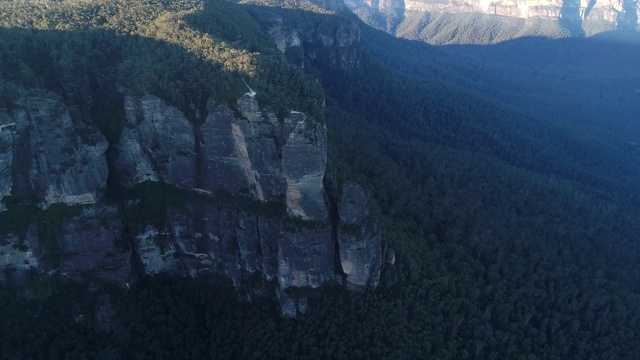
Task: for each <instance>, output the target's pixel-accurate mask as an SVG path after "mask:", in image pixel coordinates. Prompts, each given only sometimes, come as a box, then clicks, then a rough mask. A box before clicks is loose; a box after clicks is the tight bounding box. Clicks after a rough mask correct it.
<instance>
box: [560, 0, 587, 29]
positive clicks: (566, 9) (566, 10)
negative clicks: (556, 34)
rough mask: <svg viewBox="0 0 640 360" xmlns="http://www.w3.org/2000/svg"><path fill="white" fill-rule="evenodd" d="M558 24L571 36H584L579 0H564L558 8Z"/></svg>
mask: <svg viewBox="0 0 640 360" xmlns="http://www.w3.org/2000/svg"><path fill="white" fill-rule="evenodd" d="M560 25H561V26H562V27H564V28H565V29H567V30H568V31H569V32H570V33H571V35H573V36H581V37H584V35H585V34H584V30H583V29H582V16H581V15H580V0H564V1H563V2H562V9H561V10H560Z"/></svg>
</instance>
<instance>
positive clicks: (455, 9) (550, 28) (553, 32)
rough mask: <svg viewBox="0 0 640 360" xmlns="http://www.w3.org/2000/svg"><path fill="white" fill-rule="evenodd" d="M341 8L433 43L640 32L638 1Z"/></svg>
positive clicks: (402, 2) (400, 1)
mask: <svg viewBox="0 0 640 360" xmlns="http://www.w3.org/2000/svg"><path fill="white" fill-rule="evenodd" d="M345 4H346V5H347V6H348V7H349V8H351V9H352V10H353V11H354V12H355V13H356V14H360V15H364V16H363V19H367V20H368V21H369V22H370V25H372V26H374V27H376V28H380V29H382V30H385V31H388V32H391V33H394V34H395V35H397V36H402V37H407V38H411V39H414V38H420V39H422V40H425V41H427V42H429V43H431V44H446V43H494V42H499V41H505V40H509V39H513V38H517V37H522V36H550V37H559V36H568V35H570V34H573V35H579V36H583V35H587V36H590V35H594V34H597V33H600V32H605V31H610V30H616V29H622V30H633V31H638V30H640V20H639V17H640V16H639V14H640V2H637V1H627V0H614V1H610V0H596V1H590V0H580V1H568V0H551V1H549V0H517V1H513V0H496V1H488V0H444V1H440V0H438V1H435V0H390V1H383V0H347V1H346V2H345ZM481 15H482V16H481ZM381 19H383V20H381ZM520 20H521V21H520ZM524 20H526V21H524ZM459 33H460V34H459Z"/></svg>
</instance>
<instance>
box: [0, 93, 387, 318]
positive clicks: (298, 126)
mask: <svg viewBox="0 0 640 360" xmlns="http://www.w3.org/2000/svg"><path fill="white" fill-rule="evenodd" d="M124 108H125V113H126V118H125V119H122V121H123V127H122V131H121V133H120V136H119V137H118V138H117V139H114V140H112V143H111V144H108V143H107V142H106V140H105V138H104V137H102V136H101V135H100V134H97V135H96V131H95V129H91V128H86V124H87V123H91V122H90V119H89V120H86V119H85V120H86V121H85V120H83V121H78V120H77V119H75V120H74V119H72V118H71V116H70V115H69V112H68V111H67V110H66V108H65V106H64V105H63V104H62V103H60V102H56V101H54V100H46V99H37V98H30V99H23V100H20V101H19V102H18V103H16V107H15V108H14V109H13V112H12V113H11V114H10V113H9V112H8V111H6V110H0V149H1V150H3V151H2V152H1V153H0V196H2V200H3V201H2V204H3V206H2V208H0V209H2V210H4V212H2V211H0V221H4V222H9V221H11V220H9V219H13V218H15V217H16V216H17V215H18V212H17V211H19V210H20V209H22V210H24V209H30V208H29V206H32V207H33V209H34V210H33V212H31V213H28V212H27V213H28V215H27V216H26V217H24V218H23V220H24V222H25V224H24V225H21V226H18V225H16V226H5V227H3V228H4V233H2V234H0V272H3V271H4V272H3V274H4V275H3V277H1V278H0V282H2V283H6V284H14V285H24V284H26V283H27V280H28V279H29V278H31V277H37V276H42V274H44V273H48V274H50V275H56V274H57V276H62V277H68V278H71V279H76V280H82V279H84V278H86V277H87V276H89V277H98V278H100V279H103V280H108V281H111V282H114V283H117V284H120V285H122V286H128V284H129V282H130V281H131V280H132V279H134V278H135V277H136V276H137V274H138V272H139V271H142V272H144V273H146V274H151V275H153V274H159V273H170V274H174V275H176V276H191V277H196V276H201V275H205V274H222V275H224V276H226V277H228V278H229V279H230V280H231V281H232V282H233V284H234V285H235V286H237V287H243V286H246V284H247V281H248V280H249V278H251V277H252V276H253V275H254V274H256V273H259V274H260V276H261V277H262V278H263V279H264V280H266V281H275V282H277V288H278V294H279V295H278V299H280V300H281V303H282V304H283V309H285V308H288V307H287V306H286V305H287V304H295V306H294V309H297V310H295V311H303V309H304V311H306V299H305V298H304V297H300V296H299V295H294V294H292V293H291V290H292V289H297V288H318V287H320V286H322V285H324V284H327V283H331V282H333V281H334V279H335V278H336V276H338V277H342V276H345V275H346V279H347V284H348V285H349V287H350V288H361V287H363V286H367V285H368V286H376V285H377V283H378V279H379V268H380V266H379V263H380V261H381V251H382V244H381V240H382V237H381V235H380V233H379V231H378V230H377V227H376V226H374V227H373V228H372V227H370V226H364V225H365V223H367V221H368V220H367V219H368V208H367V206H366V196H364V192H362V189H361V188H359V187H358V186H357V185H354V184H350V185H348V186H346V187H345V188H344V190H343V193H344V195H343V196H344V198H343V200H342V201H341V202H340V216H341V218H340V221H335V219H333V220H332V219H331V216H332V215H331V214H330V212H329V206H328V196H327V194H326V191H325V188H324V185H323V178H324V176H325V168H326V157H327V140H326V128H325V126H324V124H322V123H319V122H318V121H316V120H315V119H312V118H309V117H307V116H306V115H305V114H303V113H300V112H297V111H291V112H290V113H289V114H288V115H287V116H286V117H285V118H283V119H279V118H277V117H276V116H275V115H274V114H271V113H262V112H261V111H260V109H259V108H258V103H257V101H256V99H255V93H253V92H250V93H247V94H245V95H243V96H242V97H240V99H239V100H238V102H237V110H238V111H237V112H234V111H232V110H231V109H230V108H229V107H227V106H224V105H220V104H215V103H214V102H213V101H209V104H208V115H207V117H206V120H205V121H204V123H203V124H201V125H200V126H195V125H193V124H192V123H190V122H189V121H188V120H187V118H186V117H185V116H184V114H183V113H182V112H180V111H179V110H178V109H177V108H175V107H172V106H169V105H167V104H166V103H165V102H164V101H162V100H161V99H159V98H157V97H154V96H151V95H145V96H142V97H133V96H127V97H125V98H124ZM238 113H239V114H241V116H238V115H236V114H238ZM108 147H109V148H110V152H109V154H110V155H109V161H107V155H106V154H105V153H106V150H107V148H108ZM109 176H110V178H111V179H112V180H113V183H112V185H111V186H112V188H111V189H110V190H109V192H108V194H107V192H106V191H105V190H107V189H106V188H107V178H108V177H109ZM23 181H24V182H26V184H24V183H22V182H23ZM16 183H20V184H22V185H21V186H15V185H16ZM105 194H107V195H105ZM333 196H335V194H334V195H333ZM9 197H11V198H12V200H11V201H9V200H8V199H9ZM33 199H35V200H33ZM5 200H6V201H5ZM33 201H35V203H33ZM336 201H338V200H336ZM34 205H37V206H34ZM334 216H335V215H334ZM338 223H340V228H338V229H335V228H334V227H335V226H337V225H336V224H338ZM343 227H344V228H345V229H347V228H348V229H347V230H348V231H347V232H344V233H342V232H341V231H342V230H341V229H342V228H343ZM359 227H362V229H358V228H359ZM336 230H337V233H338V234H339V236H338V238H336V236H335V234H336ZM336 241H338V242H339V246H337V243H336ZM336 252H339V254H337V253H336ZM336 261H340V262H341V264H336ZM336 265H341V266H342V268H343V269H345V273H344V274H343V273H341V272H340V271H339V270H338V273H336V271H337V270H336V268H338V269H339V268H340V266H336ZM12 274H13V275H12ZM283 311H284V310H283ZM285 313H289V312H286V311H285Z"/></svg>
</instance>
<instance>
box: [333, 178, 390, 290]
mask: <svg viewBox="0 0 640 360" xmlns="http://www.w3.org/2000/svg"><path fill="white" fill-rule="evenodd" d="M338 213H339V214H340V225H341V226H340V227H339V230H338V244H339V249H340V264H341V266H342V271H343V272H344V273H345V274H346V276H347V287H349V288H352V289H361V288H364V287H365V286H371V287H376V286H377V285H378V282H379V281H380V271H381V268H382V232H381V231H380V229H379V228H378V224H377V223H376V222H371V221H369V220H370V219H369V218H368V217H369V206H368V205H367V197H366V195H365V193H364V191H363V190H362V188H361V187H360V186H359V185H358V184H354V183H347V184H345V185H344V186H343V188H342V196H341V199H340V204H339V207H338ZM368 222H369V223H368Z"/></svg>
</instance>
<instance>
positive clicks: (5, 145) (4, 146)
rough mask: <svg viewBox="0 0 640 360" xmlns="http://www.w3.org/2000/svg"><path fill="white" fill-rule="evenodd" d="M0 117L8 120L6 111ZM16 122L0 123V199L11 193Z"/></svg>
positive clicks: (0, 204) (0, 206) (0, 209)
mask: <svg viewBox="0 0 640 360" xmlns="http://www.w3.org/2000/svg"><path fill="white" fill-rule="evenodd" d="M0 119H3V120H4V121H9V119H10V117H9V116H8V115H7V114H6V113H4V114H3V113H0ZM16 129H17V127H16V124H15V123H0V200H2V198H4V197H5V196H9V195H11V189H12V188H13V176H12V171H11V168H12V163H13V147H14V143H15V140H16ZM2 210H5V207H4V204H2V203H0V211H2Z"/></svg>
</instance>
